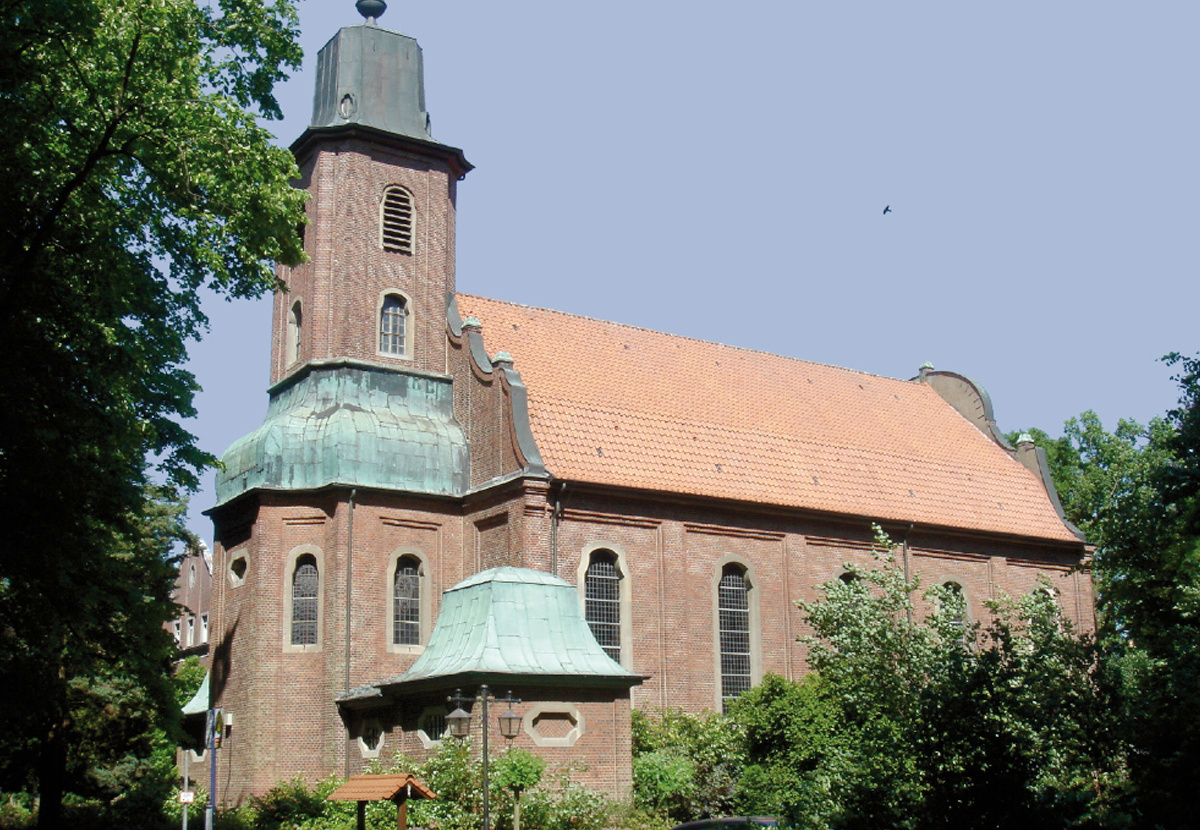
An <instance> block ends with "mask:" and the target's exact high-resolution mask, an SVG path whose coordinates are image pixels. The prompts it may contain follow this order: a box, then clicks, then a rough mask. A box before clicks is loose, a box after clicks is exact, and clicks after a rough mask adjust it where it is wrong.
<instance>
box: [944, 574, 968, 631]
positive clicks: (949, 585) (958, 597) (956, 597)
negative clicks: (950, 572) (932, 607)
mask: <svg viewBox="0 0 1200 830" xmlns="http://www.w3.org/2000/svg"><path fill="white" fill-rule="evenodd" d="M942 587H943V588H945V589H946V590H947V591H949V592H950V594H951V595H952V596H951V602H953V603H954V606H955V607H954V610H955V612H956V613H955V615H954V620H953V622H954V625H955V626H956V627H958V628H960V629H962V631H963V635H964V636H965V635H966V628H967V597H966V595H965V594H963V587H962V586H961V585H959V584H958V583H957V582H953V581H950V582H943V583H942Z"/></svg>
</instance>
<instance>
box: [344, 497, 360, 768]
mask: <svg viewBox="0 0 1200 830" xmlns="http://www.w3.org/2000/svg"><path fill="white" fill-rule="evenodd" d="M356 495H358V489H357V488H354V487H352V488H351V489H350V498H348V499H347V500H346V503H347V512H346V693H347V694H349V693H350V608H351V606H352V603H351V592H352V590H353V586H354V497H355V496H356ZM351 740H352V739H351V737H350V735H349V733H347V735H346V775H345V777H346V778H349V777H350V749H351V747H350V743H351Z"/></svg>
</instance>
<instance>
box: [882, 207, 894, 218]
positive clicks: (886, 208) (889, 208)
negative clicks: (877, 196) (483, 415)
mask: <svg viewBox="0 0 1200 830" xmlns="http://www.w3.org/2000/svg"><path fill="white" fill-rule="evenodd" d="M891 212H892V206H891V205H888V206H887V207H885V208H884V209H883V215H884V216H887V215H888V214H889V213H891Z"/></svg>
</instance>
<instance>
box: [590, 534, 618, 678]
mask: <svg viewBox="0 0 1200 830" xmlns="http://www.w3.org/2000/svg"><path fill="white" fill-rule="evenodd" d="M583 584H584V617H585V618H586V619H587V623H588V625H589V626H591V629H592V634H593V636H595V638H596V642H598V643H599V644H600V647H601V648H603V649H604V651H605V653H606V654H608V656H609V657H611V658H612V659H614V660H616V661H617V662H618V663H619V662H621V572H620V571H619V570H618V568H617V555H616V554H615V553H613V552H612V551H611V550H596V551H592V555H591V559H590V561H589V562H588V568H587V573H586V574H584V579H583Z"/></svg>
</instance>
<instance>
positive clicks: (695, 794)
mask: <svg viewBox="0 0 1200 830" xmlns="http://www.w3.org/2000/svg"><path fill="white" fill-rule="evenodd" d="M745 757H746V751H745V740H744V736H743V733H742V730H741V729H740V727H739V726H738V724H737V722H736V721H734V720H733V719H731V718H728V717H726V716H725V715H721V714H719V713H716V712H711V711H706V712H703V713H701V714H699V715H696V714H691V713H689V712H684V711H682V710H680V709H662V710H659V711H657V712H655V713H654V714H647V713H645V712H641V711H634V713H633V776H634V791H635V793H634V798H635V800H637V801H638V802H639V806H641V807H643V808H645V809H648V810H650V811H652V812H655V813H659V814H665V815H667V816H669V817H670V818H672V819H674V820H676V821H690V820H692V819H697V818H708V817H710V816H722V815H728V814H729V813H730V812H731V810H732V809H733V804H734V799H735V797H736V792H737V782H738V779H739V778H740V777H741V774H742V767H743V765H744V763H745Z"/></svg>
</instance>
